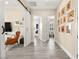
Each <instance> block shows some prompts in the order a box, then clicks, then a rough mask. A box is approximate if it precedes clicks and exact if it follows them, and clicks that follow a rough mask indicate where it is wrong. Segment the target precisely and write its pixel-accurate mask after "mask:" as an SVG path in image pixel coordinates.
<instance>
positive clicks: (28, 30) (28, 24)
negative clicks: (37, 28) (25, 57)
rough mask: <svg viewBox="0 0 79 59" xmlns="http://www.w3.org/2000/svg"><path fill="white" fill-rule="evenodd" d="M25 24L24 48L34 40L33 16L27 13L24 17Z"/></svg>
mask: <svg viewBox="0 0 79 59" xmlns="http://www.w3.org/2000/svg"><path fill="white" fill-rule="evenodd" d="M24 16H25V17H24V20H25V21H24V22H25V26H24V28H25V32H24V34H25V35H24V38H25V39H24V47H26V46H27V45H29V44H30V43H31V42H32V40H31V15H30V13H29V12H25V15H24Z"/></svg>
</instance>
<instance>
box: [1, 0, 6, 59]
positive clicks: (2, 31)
mask: <svg viewBox="0 0 79 59" xmlns="http://www.w3.org/2000/svg"><path fill="white" fill-rule="evenodd" d="M3 12H4V0H0V59H5V56H6V55H5V45H4V41H5V40H4V15H3V14H4V13H3Z"/></svg>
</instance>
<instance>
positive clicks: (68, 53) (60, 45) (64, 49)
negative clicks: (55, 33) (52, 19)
mask: <svg viewBox="0 0 79 59" xmlns="http://www.w3.org/2000/svg"><path fill="white" fill-rule="evenodd" d="M55 42H56V43H57V44H58V45H59V46H60V47H61V48H62V49H63V51H64V52H65V53H66V54H67V55H68V56H69V57H70V58H71V59H73V56H72V55H71V54H70V53H69V52H68V51H67V50H66V49H65V48H64V47H63V46H62V45H61V44H60V43H59V42H57V41H56V40H55Z"/></svg>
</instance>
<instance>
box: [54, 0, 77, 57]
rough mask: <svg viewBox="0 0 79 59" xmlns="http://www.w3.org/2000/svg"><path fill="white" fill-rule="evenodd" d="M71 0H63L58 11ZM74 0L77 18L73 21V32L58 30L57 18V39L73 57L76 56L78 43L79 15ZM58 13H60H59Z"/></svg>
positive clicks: (73, 4)
mask: <svg viewBox="0 0 79 59" xmlns="http://www.w3.org/2000/svg"><path fill="white" fill-rule="evenodd" d="M68 1H69V0H63V1H62V2H61V4H60V5H59V8H58V9H57V13H58V12H59V11H60V10H61V9H62V8H63V7H64V6H66V4H67V2H68ZM71 1H72V6H73V8H72V9H74V11H75V19H74V21H73V22H72V23H71V26H72V29H71V33H63V32H58V30H57V29H58V25H57V23H58V22H57V20H58V18H57V20H56V27H57V29H56V32H55V33H56V34H57V35H56V37H55V38H56V41H57V42H58V43H59V45H61V46H62V48H63V49H64V50H65V52H66V53H67V54H68V55H69V56H70V57H71V58H74V57H75V54H76V53H75V51H76V43H77V15H76V9H75V8H76V6H75V1H73V0H71ZM57 15H58V14H57ZM66 25H67V23H66V24H65V26H66Z"/></svg>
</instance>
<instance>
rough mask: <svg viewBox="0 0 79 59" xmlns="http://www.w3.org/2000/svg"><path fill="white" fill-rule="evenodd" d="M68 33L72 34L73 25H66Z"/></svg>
mask: <svg viewBox="0 0 79 59" xmlns="http://www.w3.org/2000/svg"><path fill="white" fill-rule="evenodd" d="M66 32H67V33H70V32H71V24H67V25H66Z"/></svg>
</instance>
